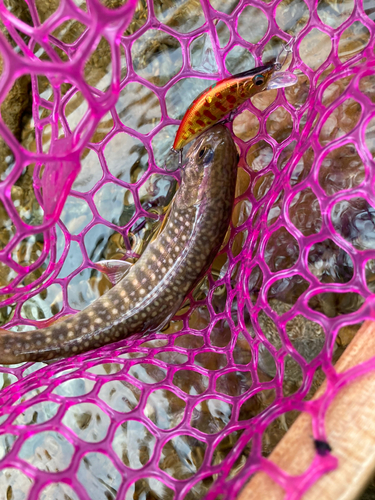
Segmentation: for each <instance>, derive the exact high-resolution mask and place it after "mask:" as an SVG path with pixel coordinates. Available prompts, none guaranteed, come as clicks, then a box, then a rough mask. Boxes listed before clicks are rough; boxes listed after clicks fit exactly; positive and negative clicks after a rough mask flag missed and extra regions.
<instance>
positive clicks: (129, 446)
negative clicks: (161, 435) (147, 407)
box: [112, 420, 155, 469]
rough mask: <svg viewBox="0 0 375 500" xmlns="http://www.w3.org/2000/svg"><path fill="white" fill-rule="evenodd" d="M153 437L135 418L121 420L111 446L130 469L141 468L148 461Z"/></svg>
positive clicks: (153, 442)
mask: <svg viewBox="0 0 375 500" xmlns="http://www.w3.org/2000/svg"><path fill="white" fill-rule="evenodd" d="M154 446H155V437H154V436H153V435H152V434H151V432H150V431H149V430H148V429H147V428H146V427H145V426H144V425H143V424H142V423H141V422H137V421H136V420H127V421H126V422H123V423H122V424H121V425H120V426H119V427H118V428H117V430H116V432H115V435H114V438H113V442H112V447H113V449H114V452H115V453H116V454H117V455H118V457H119V458H120V460H122V462H123V463H124V464H125V465H126V466H127V467H130V468H131V469H141V468H142V467H144V466H145V465H146V464H147V462H149V461H150V458H151V455H152V453H153V451H154Z"/></svg>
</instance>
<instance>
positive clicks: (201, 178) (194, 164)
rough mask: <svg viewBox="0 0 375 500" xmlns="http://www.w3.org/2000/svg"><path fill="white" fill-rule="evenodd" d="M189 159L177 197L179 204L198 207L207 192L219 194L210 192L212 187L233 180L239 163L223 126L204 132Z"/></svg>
mask: <svg viewBox="0 0 375 500" xmlns="http://www.w3.org/2000/svg"><path fill="white" fill-rule="evenodd" d="M186 158H187V162H186V164H185V165H184V168H183V170H182V174H181V186H180V189H179V193H178V194H179V196H178V198H177V203H180V204H184V205H185V206H192V205H198V204H200V203H201V202H202V201H203V200H204V199H205V198H206V193H207V192H210V193H212V192H215V190H212V189H208V187H209V184H211V183H216V184H217V185H218V186H220V185H221V183H224V184H225V182H226V180H228V179H232V178H233V171H234V170H235V169H236V167H237V163H238V154H237V149H236V146H235V143H234V141H233V138H232V136H231V133H230V131H229V130H228V129H227V128H226V127H225V126H224V125H221V124H218V125H215V126H214V127H211V128H210V129H208V130H206V131H205V132H203V133H202V134H201V135H200V136H199V137H198V138H197V139H196V140H195V141H194V142H193V143H192V145H191V146H190V148H189V151H188V153H187V155H186ZM224 187H225V186H224ZM180 206H181V205H180Z"/></svg>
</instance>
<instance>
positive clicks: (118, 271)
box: [95, 259, 133, 285]
mask: <svg viewBox="0 0 375 500" xmlns="http://www.w3.org/2000/svg"><path fill="white" fill-rule="evenodd" d="M132 266H133V264H132V263H131V262H128V261H127V260H115V259H112V260H101V261H99V262H97V263H96V264H95V268H96V269H97V270H98V271H100V272H101V273H104V274H105V275H106V276H107V277H108V279H109V281H110V282H111V283H112V285H116V284H117V283H118V282H119V281H120V280H122V278H123V277H124V276H125V275H126V274H127V273H128V272H129V269H130V268H131V267H132Z"/></svg>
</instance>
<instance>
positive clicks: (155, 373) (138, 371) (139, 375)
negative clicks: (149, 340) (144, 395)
mask: <svg viewBox="0 0 375 500" xmlns="http://www.w3.org/2000/svg"><path fill="white" fill-rule="evenodd" d="M129 375H132V376H133V377H134V378H136V379H138V380H140V381H141V382H143V383H144V384H156V383H157V382H161V381H162V380H164V379H165V377H166V376H167V371H166V370H165V369H164V368H160V367H158V366H155V365H152V364H149V363H138V364H137V365H133V366H131V367H130V369H129Z"/></svg>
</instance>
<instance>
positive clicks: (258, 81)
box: [254, 75, 264, 85]
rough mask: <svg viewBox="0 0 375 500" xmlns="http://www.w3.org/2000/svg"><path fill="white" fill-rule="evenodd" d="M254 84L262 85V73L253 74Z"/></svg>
mask: <svg viewBox="0 0 375 500" xmlns="http://www.w3.org/2000/svg"><path fill="white" fill-rule="evenodd" d="M254 83H255V85H263V83H264V75H255V76H254Z"/></svg>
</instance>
